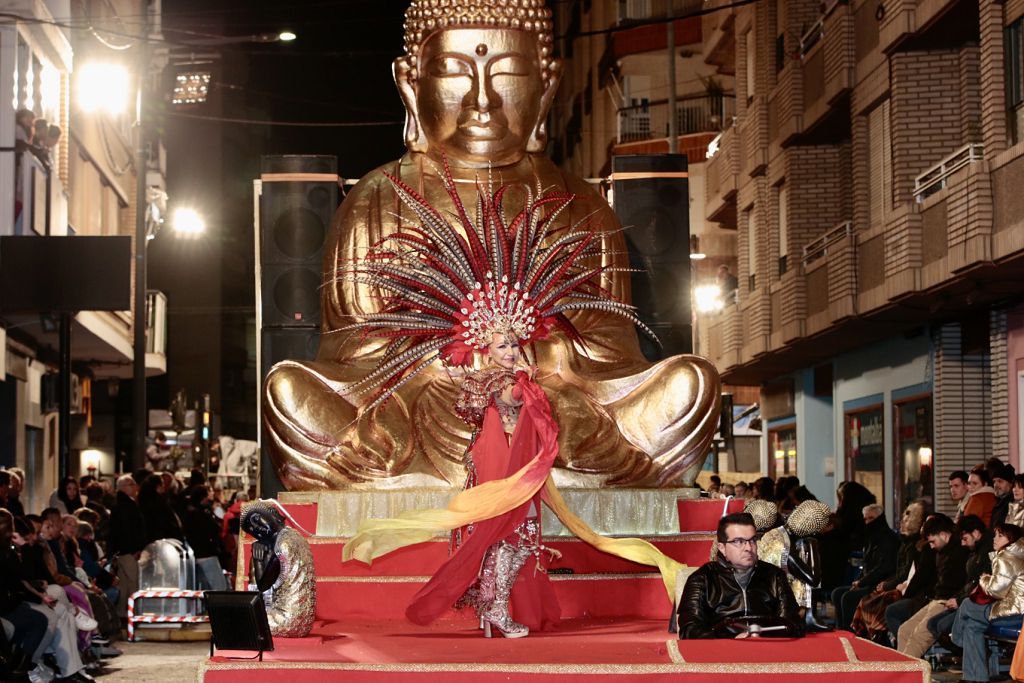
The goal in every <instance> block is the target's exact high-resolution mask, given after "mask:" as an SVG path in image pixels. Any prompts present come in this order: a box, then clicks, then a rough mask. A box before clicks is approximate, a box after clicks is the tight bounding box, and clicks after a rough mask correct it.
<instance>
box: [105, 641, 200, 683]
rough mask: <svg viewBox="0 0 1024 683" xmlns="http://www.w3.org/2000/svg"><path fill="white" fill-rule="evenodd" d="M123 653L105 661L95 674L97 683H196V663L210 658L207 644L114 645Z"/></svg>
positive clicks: (197, 668) (158, 643)
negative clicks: (100, 669) (104, 665)
mask: <svg viewBox="0 0 1024 683" xmlns="http://www.w3.org/2000/svg"><path fill="white" fill-rule="evenodd" d="M116 645H117V647H118V648H120V649H121V650H124V654H123V655H121V656H120V657H116V658H114V659H110V660H107V661H108V665H107V666H106V667H104V669H103V670H102V671H100V672H98V675H97V674H95V673H94V675H96V680H97V681H100V683H186V682H187V683H196V674H197V673H198V671H199V663H200V662H202V661H203V660H204V659H206V657H208V656H209V654H210V644H209V643H208V642H198V643H188V642H159V641H152V642H146V641H142V642H138V643H126V642H119V643H116Z"/></svg>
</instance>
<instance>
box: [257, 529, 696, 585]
mask: <svg viewBox="0 0 1024 683" xmlns="http://www.w3.org/2000/svg"><path fill="white" fill-rule="evenodd" d="M647 540H649V541H651V542H652V543H653V544H654V545H655V546H656V547H657V548H658V549H659V550H661V551H662V552H664V553H665V554H666V555H668V556H669V557H672V558H673V559H676V560H678V561H680V562H682V563H683V564H687V565H690V566H699V565H701V564H703V563H704V562H707V560H708V556H709V552H710V549H711V544H712V542H713V540H714V537H713V536H711V535H709V534H685V535H684V534H681V535H678V536H662V537H649V538H648V539H647ZM544 544H545V545H547V546H548V547H550V548H553V549H555V550H558V551H559V552H561V553H562V557H561V558H559V559H556V560H553V561H551V562H549V563H548V567H550V568H552V569H572V570H573V573H575V574H590V573H645V572H650V571H651V568H650V567H649V566H646V565H642V564H636V563H635V562H629V561H627V560H623V559H620V558H618V557H615V556H613V555H608V554H606V553H602V552H600V551H599V550H597V549H595V548H593V547H591V546H589V545H587V544H586V543H584V542H582V541H580V540H578V539H575V538H548V539H545V541H544ZM343 547H344V539H340V538H339V539H336V538H324V537H315V538H311V539H310V549H311V550H312V551H313V562H314V563H315V565H316V572H317V576H321V577H331V576H410V575H425V574H432V573H433V572H434V571H436V570H437V568H438V567H440V566H441V564H442V563H443V562H444V561H445V560H447V559H448V542H447V541H445V540H437V541H431V542H428V543H419V544H417V545H414V546H410V547H408V548H402V549H400V550H396V551H395V552H393V553H390V554H388V555H385V556H384V557H382V558H379V559H377V560H375V561H374V563H373V565H372V566H367V565H365V564H363V563H362V562H344V563H343V562H342V561H341V551H342V548H343ZM245 552H246V569H247V570H248V558H249V550H248V544H246V551H245Z"/></svg>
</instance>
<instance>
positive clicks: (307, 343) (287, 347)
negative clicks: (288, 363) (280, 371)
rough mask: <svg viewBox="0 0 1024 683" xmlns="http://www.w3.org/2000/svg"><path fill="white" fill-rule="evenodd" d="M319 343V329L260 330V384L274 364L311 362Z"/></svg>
mask: <svg viewBox="0 0 1024 683" xmlns="http://www.w3.org/2000/svg"><path fill="white" fill-rule="evenodd" d="M319 343H320V328H319V327H314V326H312V325H304V326H298V325H294V326H289V327H264V328H263V329H262V330H260V382H261V383H262V381H263V379H264V378H266V376H267V373H268V372H270V368H272V367H274V364H275V363H280V362H281V361H283V360H313V359H314V358H316V351H317V346H318V345H319Z"/></svg>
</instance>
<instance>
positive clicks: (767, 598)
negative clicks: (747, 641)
mask: <svg viewBox="0 0 1024 683" xmlns="http://www.w3.org/2000/svg"><path fill="white" fill-rule="evenodd" d="M756 537H757V529H756V527H755V526H754V519H753V517H751V516H750V515H749V514H747V513H745V512H741V513H736V514H731V515H726V516H725V517H722V519H721V520H719V522H718V557H717V558H716V559H715V560H712V561H711V562H708V563H706V564H704V565H703V566H701V568H700V569H698V570H697V571H695V572H694V573H693V574H691V575H690V578H688V579H687V580H686V587H685V588H684V589H683V597H682V600H681V601H680V603H679V611H678V620H679V637H680V638H734V637H736V636H737V635H752V634H753V632H754V631H755V630H756V628H757V627H753V628H752V627H751V624H757V625H758V626H760V627H761V630H764V631H766V632H765V635H771V636H799V635H803V624H802V621H801V619H800V614H799V611H798V609H797V605H796V600H795V599H794V598H793V591H792V590H791V589H790V587H789V580H788V578H787V577H786V573H785V572H783V571H782V570H781V569H779V568H778V567H775V566H773V565H771V564H768V563H767V562H761V561H759V560H758V559H757V538H756Z"/></svg>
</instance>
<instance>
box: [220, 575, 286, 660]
mask: <svg viewBox="0 0 1024 683" xmlns="http://www.w3.org/2000/svg"><path fill="white" fill-rule="evenodd" d="M204 595H205V596H206V611H207V613H208V614H209V615H210V630H211V631H213V635H212V636H211V637H210V656H211V657H212V656H213V650H214V647H216V648H217V649H219V650H249V651H252V652H256V651H259V657H260V661H263V653H264V652H272V651H273V650H274V638H273V636H271V635H270V623H269V622H268V621H267V608H266V606H265V605H264V604H263V594H262V593H258V592H256V591H206V593H205V594H204Z"/></svg>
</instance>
